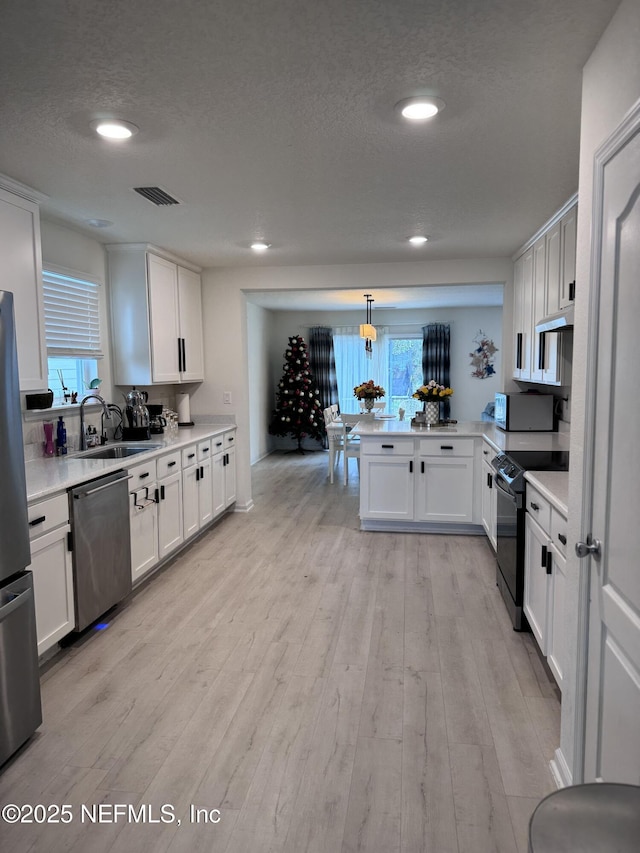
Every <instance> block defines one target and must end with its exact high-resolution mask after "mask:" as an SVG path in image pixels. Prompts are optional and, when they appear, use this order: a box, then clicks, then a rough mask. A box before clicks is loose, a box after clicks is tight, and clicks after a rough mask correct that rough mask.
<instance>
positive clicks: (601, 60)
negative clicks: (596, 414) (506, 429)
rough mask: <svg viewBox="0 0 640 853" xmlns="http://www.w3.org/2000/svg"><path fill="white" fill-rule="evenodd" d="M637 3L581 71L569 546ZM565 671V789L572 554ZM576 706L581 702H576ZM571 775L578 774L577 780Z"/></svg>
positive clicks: (635, 56)
mask: <svg viewBox="0 0 640 853" xmlns="http://www.w3.org/2000/svg"><path fill="white" fill-rule="evenodd" d="M639 45H640V3H638V2H637V0H623V2H622V3H621V4H620V7H619V8H618V11H617V12H616V13H615V15H614V16H613V18H612V20H611V23H610V24H609V26H608V27H607V29H606V30H605V32H604V33H603V35H602V37H601V39H600V41H599V42H598V45H597V46H596V48H595V50H594V52H593V54H592V55H591V57H590V59H589V61H588V62H587V64H586V65H585V68H584V76H583V89H582V127H581V136H580V179H579V190H578V191H579V197H580V202H579V209H578V244H577V257H578V260H577V269H576V303H575V326H574V357H573V382H572V401H571V404H572V405H571V471H570V476H569V507H570V513H569V529H568V536H569V541H570V542H577V541H578V540H579V539H581V538H583V536H582V534H583V532H584V533H586V532H588V531H582V530H581V527H580V506H581V501H582V491H583V478H582V465H583V454H584V430H585V406H584V400H585V391H586V388H587V383H588V382H589V381H590V379H591V378H590V377H588V376H587V375H586V361H587V359H586V355H587V347H588V340H587V322H588V302H589V290H590V279H591V269H590V258H591V221H592V203H593V160H594V154H595V151H596V150H597V149H598V147H599V146H600V145H601V144H602V143H603V142H604V141H605V140H606V139H607V137H608V136H610V134H611V133H612V132H613V131H614V130H615V128H616V127H617V126H618V125H619V124H620V122H621V121H622V119H623V117H624V116H625V114H626V113H627V112H628V111H629V110H630V109H631V107H632V106H633V105H634V104H635V103H636V102H637V101H638V99H639V98H640V50H639ZM567 555H568V556H567V591H566V601H567V602H568V603H571V604H572V605H573V607H568V608H567V624H566V628H567V667H566V670H565V673H564V684H565V687H564V688H563V692H562V731H561V755H560V756H559V760H560V763H561V765H564V767H565V776H566V778H565V781H566V782H571V781H573V782H574V783H577V782H580V781H581V780H582V776H581V772H582V770H581V755H580V753H581V748H580V747H578V748H577V749H576V747H575V744H574V737H575V735H576V722H577V716H578V715H579V714H580V713H581V710H582V700H581V697H580V695H578V697H576V689H578V690H579V689H580V685H579V684H578V683H577V677H576V669H575V662H576V657H577V653H578V643H580V644H581V645H584V638H583V637H579V635H578V607H577V605H578V577H579V572H580V565H579V561H578V559H577V558H576V557H575V555H573V553H572V552H571V550H569V551H568V552H567ZM576 699H578V701H576ZM574 771H575V772H574Z"/></svg>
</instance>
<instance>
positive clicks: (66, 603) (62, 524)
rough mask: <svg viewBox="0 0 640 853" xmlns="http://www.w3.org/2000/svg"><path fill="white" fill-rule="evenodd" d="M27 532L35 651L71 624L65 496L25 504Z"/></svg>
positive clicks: (70, 561) (41, 650)
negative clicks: (27, 519)
mask: <svg viewBox="0 0 640 853" xmlns="http://www.w3.org/2000/svg"><path fill="white" fill-rule="evenodd" d="M28 512H29V533H30V538H31V565H30V566H29V569H30V571H31V572H33V594H34V599H35V609H36V633H37V637H38V654H39V655H41V654H44V652H46V651H48V650H49V649H50V648H52V646H54V645H55V644H56V643H57V642H58V641H59V640H61V639H62V638H63V637H66V635H67V634H69V633H70V632H71V631H73V629H74V626H75V614H74V594H73V559H72V552H71V550H70V539H69V536H70V532H71V527H70V525H69V504H68V499H67V495H66V494H64V495H58V496H56V497H54V498H49V499H48V500H46V501H40V502H37V503H33V504H30V505H29V510H28Z"/></svg>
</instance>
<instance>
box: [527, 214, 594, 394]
mask: <svg viewBox="0 0 640 853" xmlns="http://www.w3.org/2000/svg"><path fill="white" fill-rule="evenodd" d="M577 209H578V208H577V201H576V199H575V198H574V199H572V200H571V201H570V202H568V203H567V205H565V207H564V208H563V209H562V211H560V212H559V213H558V214H556V216H555V217H554V218H553V219H551V220H550V221H549V223H548V224H547V225H545V226H544V227H543V228H542V229H541V230H540V231H539V232H538V235H537V237H536V239H535V241H534V242H533V243H532V244H530V245H529V246H528V248H527V249H526V251H524V252H523V253H522V255H521V256H520V257H519V258H517V259H516V261H515V266H514V278H513V287H514V302H513V305H514V308H513V329H514V368H513V377H514V379H519V380H521V381H525V382H539V383H542V384H545V385H562V384H563V381H564V376H563V373H562V370H563V366H564V359H563V346H564V338H563V335H562V334H559V333H558V332H536V324H537V323H539V322H540V320H542V318H543V317H546V316H547V315H549V314H554V313H555V312H557V311H559V310H561V309H562V308H566V307H567V306H568V305H570V304H571V303H572V301H573V299H574V295H575V268H576V221H577Z"/></svg>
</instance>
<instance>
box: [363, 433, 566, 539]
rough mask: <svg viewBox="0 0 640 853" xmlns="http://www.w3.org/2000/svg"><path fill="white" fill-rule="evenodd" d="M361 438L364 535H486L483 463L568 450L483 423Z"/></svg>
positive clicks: (546, 438)
mask: <svg viewBox="0 0 640 853" xmlns="http://www.w3.org/2000/svg"><path fill="white" fill-rule="evenodd" d="M356 429H357V431H358V433H359V435H360V445H361V446H360V527H361V529H362V530H386V531H399V532H402V531H404V532H408V531H414V532H432V533H469V534H479V533H482V532H483V492H482V486H483V482H484V481H483V459H486V460H487V461H490V458H491V456H492V455H494V454H497V453H501V452H504V451H513V450H568V448H569V435H568V433H561V432H545V433H530V432H503V431H502V430H500V429H498V428H497V427H495V426H494V425H493V424H491V423H488V422H485V421H469V422H464V423H457V424H452V425H447V426H440V427H431V428H428V427H426V426H412V424H411V423H410V422H408V421H391V420H374V421H371V422H364V421H362V422H360V423H359V424H358V425H357V428H356Z"/></svg>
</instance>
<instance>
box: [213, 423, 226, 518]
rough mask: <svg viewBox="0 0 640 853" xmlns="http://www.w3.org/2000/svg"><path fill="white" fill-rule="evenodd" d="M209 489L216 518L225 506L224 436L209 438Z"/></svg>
mask: <svg viewBox="0 0 640 853" xmlns="http://www.w3.org/2000/svg"><path fill="white" fill-rule="evenodd" d="M211 452H212V454H213V456H212V457H211V489H212V494H213V506H212V511H213V516H214V518H217V517H218V516H219V515H222V513H223V512H224V511H225V508H226V490H225V469H226V466H227V463H226V453H225V449H224V436H223V435H220V436H216V437H214V438H213V439H212V440H211Z"/></svg>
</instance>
